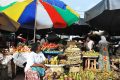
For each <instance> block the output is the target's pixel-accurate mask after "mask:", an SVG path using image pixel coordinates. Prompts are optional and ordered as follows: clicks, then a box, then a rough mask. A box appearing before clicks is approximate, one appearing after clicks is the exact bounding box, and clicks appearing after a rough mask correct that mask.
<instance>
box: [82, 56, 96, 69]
mask: <svg viewBox="0 0 120 80" xmlns="http://www.w3.org/2000/svg"><path fill="white" fill-rule="evenodd" d="M83 58H86V59H85V69H97V59H98V56H83Z"/></svg>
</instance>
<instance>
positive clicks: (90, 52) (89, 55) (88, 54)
mask: <svg viewBox="0 0 120 80" xmlns="http://www.w3.org/2000/svg"><path fill="white" fill-rule="evenodd" d="M82 54H83V56H86V57H98V56H99V53H98V52H95V51H86V52H82Z"/></svg>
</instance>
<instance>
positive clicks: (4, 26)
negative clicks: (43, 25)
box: [0, 13, 20, 32]
mask: <svg viewBox="0 0 120 80" xmlns="http://www.w3.org/2000/svg"><path fill="white" fill-rule="evenodd" d="M19 26H20V25H19V23H16V22H15V21H13V20H11V19H10V18H8V16H6V15H5V14H4V13H0V29H1V30H5V31H10V32H15V31H16V30H17V29H18V28H19Z"/></svg>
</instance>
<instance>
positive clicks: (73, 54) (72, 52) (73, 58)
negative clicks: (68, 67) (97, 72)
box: [64, 45, 82, 64]
mask: <svg viewBox="0 0 120 80" xmlns="http://www.w3.org/2000/svg"><path fill="white" fill-rule="evenodd" d="M64 54H65V55H66V56H67V63H66V64H79V63H81V62H82V61H81V51H80V49H79V48H78V47H77V46H76V45H69V47H68V48H66V50H65V52H64Z"/></svg>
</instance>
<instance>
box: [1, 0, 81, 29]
mask: <svg viewBox="0 0 120 80" xmlns="http://www.w3.org/2000/svg"><path fill="white" fill-rule="evenodd" d="M52 1H54V2H56V3H57V4H55V3H54V4H53V2H52ZM6 2H7V1H6ZM8 2H9V0H8ZM59 3H60V5H59ZM61 5H63V6H64V8H62V7H61ZM2 7H4V8H2V9H0V12H3V13H5V14H6V15H7V16H8V17H10V18H11V19H12V20H14V21H16V22H19V23H20V24H21V26H22V27H26V28H29V29H33V28H34V26H36V29H45V28H51V27H54V28H65V27H67V26H70V25H72V24H73V23H75V22H76V21H78V20H79V15H78V14H77V13H76V12H75V11H74V10H72V9H71V8H70V7H68V6H67V5H65V4H64V3H63V2H62V3H61V1H59V0H39V1H37V4H36V0H23V1H20V2H19V0H13V2H10V4H7V5H6V6H4V5H2ZM35 22H36V23H35Z"/></svg>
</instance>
